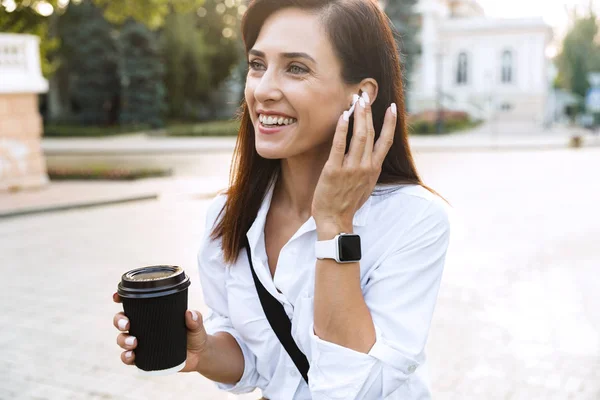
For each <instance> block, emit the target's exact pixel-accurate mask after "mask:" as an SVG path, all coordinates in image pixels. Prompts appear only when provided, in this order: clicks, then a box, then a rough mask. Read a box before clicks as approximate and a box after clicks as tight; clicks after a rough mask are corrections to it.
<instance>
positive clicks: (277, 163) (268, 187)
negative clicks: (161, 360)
mask: <svg viewBox="0 0 600 400" xmlns="http://www.w3.org/2000/svg"><path fill="white" fill-rule="evenodd" d="M242 34H243V39H244V44H245V49H246V55H247V57H248V76H247V79H246V88H245V93H244V95H245V96H244V97H245V99H244V102H243V104H242V107H241V113H240V130H239V133H238V140H237V144H236V149H235V154H234V159H233V164H232V174H231V182H230V187H229V189H228V190H227V192H226V193H224V194H221V195H219V196H218V197H217V198H216V199H215V200H214V201H213V203H212V205H211V206H210V207H209V210H208V212H207V217H206V224H205V234H204V237H203V239H202V243H201V247H200V251H199V254H198V266H199V275H200V280H201V284H202V290H203V294H204V301H205V303H206V306H207V308H208V310H209V313H208V314H207V316H206V318H200V316H199V313H197V312H188V313H187V314H186V324H187V328H188V353H187V354H188V358H187V363H186V365H185V367H184V370H183V371H184V372H193V371H196V372H199V373H200V374H202V375H203V376H205V377H207V378H209V379H211V380H213V381H215V382H216V383H217V385H218V386H219V387H220V388H221V389H223V390H227V391H229V392H232V393H246V392H251V391H253V390H255V389H256V388H260V389H261V390H262V393H263V395H264V396H265V397H266V398H269V399H293V400H299V399H340V400H341V399H344V400H347V399H361V400H375V399H377V400H379V399H402V400H416V399H428V398H430V397H431V396H430V391H429V388H428V386H427V368H426V363H425V356H424V349H425V344H426V341H427V335H428V332H429V325H430V321H431V317H432V314H433V310H434V306H435V303H436V298H437V293H438V290H439V287H440V281H441V276H442V270H443V267H444V262H445V256H446V251H447V247H448V242H449V222H448V215H447V209H446V208H445V207H446V206H445V203H444V202H443V201H442V200H441V199H440V197H438V196H437V195H436V194H435V192H433V191H432V190H430V189H428V188H427V187H426V186H425V185H424V184H423V182H422V181H421V179H420V177H419V175H418V174H417V171H416V168H415V165H414V162H413V158H412V155H411V151H410V148H409V145H408V140H407V131H406V116H405V113H404V98H403V88H402V76H401V67H400V58H399V54H398V50H397V48H396V43H395V41H394V34H393V30H392V27H391V24H390V21H389V20H388V19H387V17H386V16H385V14H384V13H383V11H382V10H381V8H380V6H379V4H378V3H377V1H376V0H253V1H251V2H250V5H249V7H248V10H247V12H246V14H245V15H244V18H243V21H242ZM375 194H378V195H377V196H376V195H375ZM379 194H383V195H379ZM119 321H120V322H119ZM127 323H128V322H127V321H126V320H125V319H124V316H122V315H117V316H116V317H115V326H117V327H122V329H121V330H124V329H125V328H126V327H127ZM127 340H129V343H130V344H127V343H128V342H127ZM118 342H119V344H120V345H121V346H122V347H123V349H125V350H129V351H128V352H126V353H124V354H123V358H122V359H123V362H125V363H126V364H131V363H133V362H134V361H133V360H134V354H132V351H133V349H134V348H135V341H134V340H133V339H132V338H131V337H127V335H125V334H122V336H120V337H119V339H118Z"/></svg>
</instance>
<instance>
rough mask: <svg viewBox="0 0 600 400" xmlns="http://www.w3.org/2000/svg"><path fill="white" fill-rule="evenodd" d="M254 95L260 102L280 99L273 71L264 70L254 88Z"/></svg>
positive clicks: (280, 94) (279, 91)
mask: <svg viewBox="0 0 600 400" xmlns="http://www.w3.org/2000/svg"><path fill="white" fill-rule="evenodd" d="M254 97H255V98H256V100H258V101H259V102H260V103H266V102H267V101H269V100H272V101H277V100H279V99H281V97H282V93H281V87H280V85H279V80H278V78H277V76H276V74H275V71H269V70H267V71H265V73H264V74H263V75H262V76H261V78H260V80H259V81H258V83H257V84H256V86H255V88H254Z"/></svg>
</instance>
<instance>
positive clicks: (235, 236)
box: [211, 0, 435, 264]
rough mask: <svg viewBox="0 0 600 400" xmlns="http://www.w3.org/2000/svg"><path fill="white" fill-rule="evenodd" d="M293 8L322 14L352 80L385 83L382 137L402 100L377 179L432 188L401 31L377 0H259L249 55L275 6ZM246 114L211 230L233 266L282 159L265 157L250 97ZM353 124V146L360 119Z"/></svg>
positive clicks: (246, 22) (247, 17) (379, 122)
mask: <svg viewBox="0 0 600 400" xmlns="http://www.w3.org/2000/svg"><path fill="white" fill-rule="evenodd" d="M290 7H295V8H299V9H302V10H306V11H309V12H314V13H315V14H316V15H318V16H319V18H320V20H321V22H322V23H323V26H325V28H326V30H327V32H328V35H329V38H330V40H331V42H332V44H333V48H334V49H335V52H336V54H337V56H338V57H339V59H340V61H341V64H342V79H343V80H344V81H345V82H346V83H347V84H357V83H360V82H361V81H362V80H363V79H365V78H373V79H375V80H376V81H377V83H378V85H379V91H378V94H377V98H376V100H375V102H374V103H373V105H372V110H373V125H374V127H375V132H376V136H375V139H377V138H378V137H379V133H380V131H381V128H382V126H383V119H384V115H385V112H386V109H387V107H388V106H389V105H390V104H391V103H393V102H394V103H396V104H397V106H398V120H397V125H396V133H395V137H394V143H393V145H392V147H391V149H390V151H389V153H388V154H387V156H386V158H385V160H384V162H383V166H382V171H381V175H380V176H379V179H378V181H377V183H378V184H416V185H421V186H424V187H425V188H427V187H426V186H425V185H423V183H422V181H421V179H420V177H419V175H418V173H417V170H416V168H415V165H414V161H413V157H412V154H411V151H410V147H409V144H408V136H407V127H406V113H405V112H404V110H405V105H404V91H403V87H402V71H401V66H400V57H399V53H398V49H397V47H396V42H395V35H397V32H395V31H394V30H393V25H392V23H391V22H390V20H389V18H387V16H386V15H385V13H384V12H383V11H382V9H381V8H380V6H379V4H378V3H377V0H253V1H251V2H250V5H249V7H248V10H247V11H246V13H245V14H244V17H243V19H242V37H243V40H244V44H245V49H246V54H247V53H248V51H249V50H250V49H251V48H252V47H253V46H254V43H255V42H256V40H257V38H258V35H259V33H260V30H261V28H262V25H263V24H264V22H265V20H266V19H267V18H268V17H269V16H270V15H272V14H273V13H274V12H276V11H279V10H281V9H284V8H290ZM239 119H240V121H241V127H240V131H239V133H238V139H237V143H236V146H235V150H234V157H233V161H232V168H231V175H230V184H229V189H228V190H227V193H226V194H227V200H226V202H225V205H224V207H223V209H222V210H221V213H220V214H219V216H220V215H221V214H223V213H224V215H223V218H222V219H221V220H220V221H219V223H218V224H217V225H216V226H215V227H214V229H213V231H212V234H211V238H212V239H213V240H216V239H219V238H222V248H223V258H224V260H225V262H227V263H231V264H233V263H234V262H235V261H236V260H237V258H238V255H239V252H240V251H241V250H242V249H243V248H244V246H245V241H246V239H245V236H246V233H247V231H248V230H249V229H250V227H251V226H252V223H253V221H254V219H255V218H256V215H257V213H258V210H259V209H260V206H261V204H262V202H263V200H264V196H265V194H266V192H267V189H268V187H269V185H270V184H271V182H272V180H273V179H275V177H276V176H277V174H278V172H279V167H280V162H279V160H270V159H265V158H263V157H261V156H260V155H259V154H258V153H257V151H256V148H255V138H254V126H253V125H252V121H251V119H250V113H249V110H248V107H247V104H246V102H245V101H243V102H242V106H241V109H240V116H239ZM348 129H349V130H348V144H349V143H350V140H351V139H352V132H353V124H352V120H351V123H350V126H349V128H348ZM332 139H333V132H332ZM427 189H429V188H427ZM429 190H430V189H429ZM432 192H433V191H432ZM434 193H435V192H434ZM217 219H218V218H217Z"/></svg>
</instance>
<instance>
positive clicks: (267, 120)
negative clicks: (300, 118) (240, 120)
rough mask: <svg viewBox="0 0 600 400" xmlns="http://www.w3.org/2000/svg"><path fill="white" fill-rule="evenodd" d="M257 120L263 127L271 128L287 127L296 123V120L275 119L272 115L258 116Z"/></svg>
mask: <svg viewBox="0 0 600 400" xmlns="http://www.w3.org/2000/svg"><path fill="white" fill-rule="evenodd" d="M258 120H259V121H260V123H261V124H262V125H263V126H265V127H273V126H287V125H291V124H293V123H295V122H296V121H297V119H296V118H288V117H277V116H272V115H262V114H261V115H259V116H258Z"/></svg>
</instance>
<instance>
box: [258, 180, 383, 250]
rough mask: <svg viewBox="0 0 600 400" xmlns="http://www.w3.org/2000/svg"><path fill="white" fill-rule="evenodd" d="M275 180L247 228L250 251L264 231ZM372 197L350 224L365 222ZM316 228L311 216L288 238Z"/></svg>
mask: <svg viewBox="0 0 600 400" xmlns="http://www.w3.org/2000/svg"><path fill="white" fill-rule="evenodd" d="M276 180H277V177H275V178H274V179H272V181H271V183H270V185H269V187H268V188H267V192H266V193H265V197H264V199H263V202H262V204H261V206H260V209H259V210H258V214H257V215H256V219H255V220H254V223H253V224H252V226H251V227H250V229H249V230H248V233H247V235H246V236H247V238H248V242H249V243H250V248H251V250H252V251H255V250H256V245H257V244H258V241H259V239H260V238H261V236H262V234H263V232H264V227H265V223H266V220H267V214H268V212H269V208H270V207H271V200H272V199H273V191H274V190H275V183H276ZM372 199H373V196H369V198H368V199H367V201H366V202H365V203H364V204H363V205H362V207H361V208H359V209H358V211H356V213H355V214H354V219H353V220H352V225H353V226H354V227H362V226H365V225H366V224H367V219H368V217H369V211H370V210H371V202H372ZM316 229H317V227H316V224H315V220H314V218H313V217H312V216H311V217H310V218H309V219H308V220H307V221H306V222H305V223H304V224H303V225H302V226H301V227H300V229H299V230H298V231H297V232H296V233H295V234H294V236H293V237H292V239H290V240H293V239H295V238H296V237H298V236H300V235H303V234H304V233H307V232H310V231H313V230H316Z"/></svg>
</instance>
